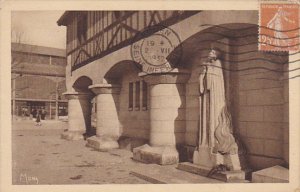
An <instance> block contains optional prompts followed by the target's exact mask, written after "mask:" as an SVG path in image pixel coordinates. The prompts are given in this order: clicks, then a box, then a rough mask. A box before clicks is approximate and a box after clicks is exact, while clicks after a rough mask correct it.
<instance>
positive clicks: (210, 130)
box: [199, 60, 238, 154]
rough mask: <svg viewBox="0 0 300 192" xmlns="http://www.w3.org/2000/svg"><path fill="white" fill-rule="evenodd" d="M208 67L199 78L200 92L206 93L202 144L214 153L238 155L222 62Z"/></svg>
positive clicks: (204, 96) (213, 63)
mask: <svg viewBox="0 0 300 192" xmlns="http://www.w3.org/2000/svg"><path fill="white" fill-rule="evenodd" d="M206 65H207V67H206V72H205V73H201V74H200V77H199V81H200V90H201V89H202V90H203V91H204V93H203V95H202V96H201V99H202V100H203V101H204V102H202V107H201V108H202V110H200V118H207V119H206V120H205V121H203V120H202V121H200V122H202V126H200V129H202V130H200V132H202V135H201V134H200V135H201V138H202V139H200V140H202V141H201V142H200V143H201V145H208V146H209V147H210V148H212V149H213V151H214V152H220V153H221V154H236V153H237V149H238V147H237V144H236V142H235V139H234V137H233V135H232V133H231V130H232V127H231V117H230V114H229V112H228V110H227V107H226V99H225V89H224V78H223V71H222V65H221V62H220V60H215V61H212V62H209V63H206ZM201 86H204V87H201ZM203 105H204V107H203ZM203 109H204V110H203ZM203 113H209V114H203ZM203 122H204V123H203ZM203 129H205V130H203Z"/></svg>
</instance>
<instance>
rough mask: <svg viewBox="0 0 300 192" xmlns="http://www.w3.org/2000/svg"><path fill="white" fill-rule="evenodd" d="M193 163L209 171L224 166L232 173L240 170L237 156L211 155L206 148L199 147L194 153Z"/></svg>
mask: <svg viewBox="0 0 300 192" xmlns="http://www.w3.org/2000/svg"><path fill="white" fill-rule="evenodd" d="M193 163H194V164H196V165H200V166H203V167H207V168H208V169H211V168H213V167H215V166H216V165H220V164H223V165H226V166H227V167H229V168H230V170H233V171H239V170H241V165H240V160H239V156H238V154H225V155H222V154H220V153H212V149H211V148H210V147H207V146H200V147H199V148H198V150H196V151H194V155H193Z"/></svg>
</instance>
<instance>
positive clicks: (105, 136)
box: [87, 84, 121, 151]
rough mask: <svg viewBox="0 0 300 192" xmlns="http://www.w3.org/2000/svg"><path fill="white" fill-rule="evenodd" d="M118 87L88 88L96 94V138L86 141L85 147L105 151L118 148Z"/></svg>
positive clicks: (101, 86)
mask: <svg viewBox="0 0 300 192" xmlns="http://www.w3.org/2000/svg"><path fill="white" fill-rule="evenodd" d="M120 88H121V87H120V85H116V84H95V85H91V86H89V89H91V90H92V91H93V92H94V93H95V94H96V101H97V125H96V136H93V137H90V138H88V139H87V146H88V147H92V148H94V149H96V150H100V151H107V150H109V149H115V148H119V144H118V141H117V140H118V138H119V136H120V129H119V118H118V108H119V94H120Z"/></svg>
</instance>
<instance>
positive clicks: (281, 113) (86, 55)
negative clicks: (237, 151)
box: [58, 11, 292, 170]
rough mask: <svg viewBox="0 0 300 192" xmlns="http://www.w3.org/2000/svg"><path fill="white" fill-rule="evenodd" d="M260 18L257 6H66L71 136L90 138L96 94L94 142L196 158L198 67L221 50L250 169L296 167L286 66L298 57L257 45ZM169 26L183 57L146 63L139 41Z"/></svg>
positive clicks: (167, 159)
mask: <svg viewBox="0 0 300 192" xmlns="http://www.w3.org/2000/svg"><path fill="white" fill-rule="evenodd" d="M257 16H258V14H257V12H256V11H66V12H65V13H64V14H63V15H62V17H61V18H60V19H59V20H58V25H63V26H66V27H67V62H68V64H67V67H66V82H67V83H66V85H67V92H66V93H65V96H66V97H67V98H68V99H69V130H68V131H67V132H65V133H64V134H63V135H62V136H63V137H64V138H67V139H82V138H83V134H85V133H88V132H90V131H91V113H92V107H91V100H95V103H96V105H95V107H96V109H95V110H94V111H95V112H96V119H97V124H96V135H95V136H92V137H90V138H88V139H87V145H88V146H90V147H94V148H97V149H98V150H103V151H105V150H108V149H111V148H118V147H131V148H133V153H134V158H136V159H139V160H142V161H147V162H155V163H159V164H172V163H176V162H178V161H179V160H180V161H181V160H191V159H192V157H191V156H192V154H193V150H194V149H195V147H196V146H197V142H198V139H199V138H198V135H199V134H198V131H199V127H198V125H199V117H200V116H199V102H200V101H199V88H198V86H199V82H198V77H199V73H200V72H199V71H200V67H199V65H200V64H201V63H203V62H204V61H205V59H206V57H207V54H208V51H209V50H210V49H211V47H217V48H219V49H220V50H222V52H223V60H222V64H223V68H224V78H225V89H226V100H227V103H228V105H229V109H230V112H231V114H232V123H233V127H234V130H233V133H234V135H235V136H236V138H239V139H238V140H239V142H238V143H239V145H240V148H242V149H243V150H242V151H243V152H245V153H246V154H247V159H249V162H248V163H249V165H250V167H251V168H252V169H254V170H258V169H262V168H265V167H270V166H272V165H276V164H283V163H286V164H288V162H289V160H288V156H289V155H288V133H289V131H288V125H289V124H288V103H289V101H288V95H287V93H288V81H282V79H284V78H285V75H286V74H285V73H283V72H282V71H284V70H285V69H286V67H287V66H286V65H284V64H285V63H287V62H288V61H289V60H292V58H291V56H288V54H287V53H281V52H278V53H268V52H261V51H259V50H258V49H257V47H258V46H257V44H258V42H257V41H258V40H257V35H258V27H257V21H258V17H257ZM164 29H170V31H172V32H174V34H176V36H177V37H178V39H179V41H180V43H179V45H177V46H176V47H175V48H174V49H173V50H172V52H170V53H169V54H168V58H169V55H173V56H178V55H179V57H177V59H176V61H174V59H173V60H172V59H170V60H168V62H169V63H170V66H171V70H167V71H165V70H163V69H159V70H156V69H155V70H151V71H147V70H144V68H143V66H141V65H142V64H141V63H139V62H138V61H136V60H135V59H134V54H135V53H134V52H133V51H132V46H134V44H135V43H137V42H141V41H143V40H145V39H147V38H148V37H149V36H150V35H153V34H155V33H157V32H159V31H160V30H164ZM145 31H147V33H145ZM141 34H142V35H141ZM171 58H172V57H171ZM173 58H174V57H173ZM274 63H277V64H274ZM266 69H267V70H266ZM270 95H272V97H269V96H270ZM144 144H146V145H144ZM147 153H148V154H155V155H153V156H151V155H150V156H147ZM145 154H146V155H145Z"/></svg>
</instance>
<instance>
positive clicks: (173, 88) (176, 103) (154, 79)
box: [133, 69, 190, 165]
mask: <svg viewBox="0 0 300 192" xmlns="http://www.w3.org/2000/svg"><path fill="white" fill-rule="evenodd" d="M140 76H141V77H143V78H144V80H145V81H146V82H147V83H148V84H149V85H150V139H149V145H148V144H146V145H143V146H140V147H137V148H134V149H133V158H134V159H135V160H138V161H142V162H145V163H157V164H161V165H168V164H175V163H178V161H179V154H178V152H177V150H176V137H175V127H176V126H181V125H182V124H180V121H182V120H184V119H185V83H186V82H187V80H188V79H189V77H190V73H189V72H188V71H186V70H178V69H173V70H172V71H170V72H167V73H154V74H140Z"/></svg>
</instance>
